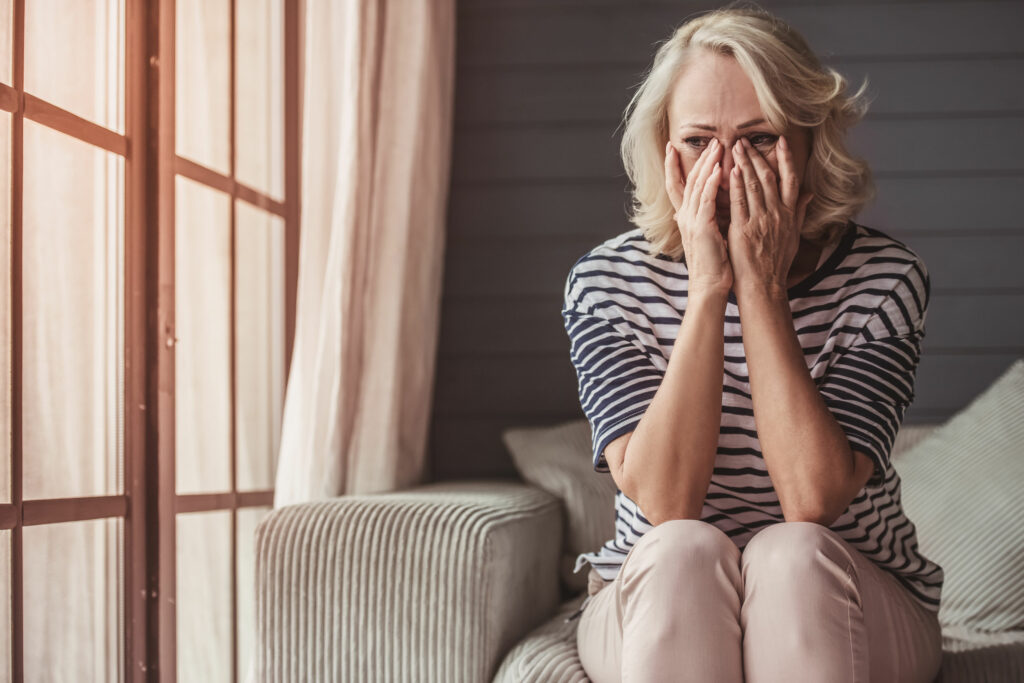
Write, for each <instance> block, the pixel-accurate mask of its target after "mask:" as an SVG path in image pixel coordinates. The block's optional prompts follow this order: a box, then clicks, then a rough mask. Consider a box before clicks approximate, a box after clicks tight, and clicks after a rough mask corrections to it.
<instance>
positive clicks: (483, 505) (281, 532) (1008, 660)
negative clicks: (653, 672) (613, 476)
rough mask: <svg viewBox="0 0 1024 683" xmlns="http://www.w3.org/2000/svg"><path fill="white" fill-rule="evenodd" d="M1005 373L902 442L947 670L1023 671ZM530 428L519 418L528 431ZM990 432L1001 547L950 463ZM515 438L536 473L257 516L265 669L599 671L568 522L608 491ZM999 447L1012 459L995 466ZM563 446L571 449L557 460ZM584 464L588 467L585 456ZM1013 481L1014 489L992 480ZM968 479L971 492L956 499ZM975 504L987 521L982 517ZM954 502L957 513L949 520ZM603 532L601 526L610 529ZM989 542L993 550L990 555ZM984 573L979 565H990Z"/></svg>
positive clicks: (458, 674)
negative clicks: (981, 535) (932, 566)
mask: <svg viewBox="0 0 1024 683" xmlns="http://www.w3.org/2000/svg"><path fill="white" fill-rule="evenodd" d="M1014 373H1015V374H1014ZM1007 378H1009V379H1007ZM1000 381H1001V382H1003V386H1002V387H1001V389H1000V391H1001V393H1000V391H997V392H996V393H995V394H992V391H991V390H990V391H989V394H991V395H989V396H986V397H982V398H979V399H978V400H977V401H976V402H975V404H977V405H972V409H971V410H968V411H965V413H967V417H965V418H962V419H961V420H960V422H957V419H956V418H954V420H951V421H950V422H948V423H946V424H945V425H944V426H943V427H942V428H941V429H940V430H936V425H921V426H909V425H908V426H904V428H903V429H902V430H901V432H900V434H899V436H898V438H897V441H896V444H895V446H894V450H893V458H894V463H895V466H896V468H897V471H899V472H900V473H901V477H902V479H903V490H904V506H905V508H906V509H907V511H908V514H909V516H910V518H911V519H912V520H913V521H914V522H915V523H916V524H917V526H918V529H919V531H920V535H921V538H922V545H921V548H922V551H924V552H925V553H926V554H928V553H929V552H932V553H933V555H934V554H936V553H937V554H938V556H937V557H935V558H933V559H938V560H940V563H942V564H943V566H944V568H945V569H946V587H945V588H944V593H943V600H944V604H943V610H944V612H940V617H941V618H942V620H943V634H944V639H943V647H944V659H943V667H942V673H941V675H940V678H939V679H937V680H938V681H941V682H942V683H952V682H956V683H960V682H968V681H971V682H981V681H1024V628H1022V627H1024V624H1022V623H1021V622H1020V620H1019V614H1018V610H1019V604H1018V602H1019V600H1020V599H1021V598H1024V582H1020V575H1024V574H1019V575H1017V576H1008V570H1007V569H1006V568H1007V567H1009V571H1016V572H1018V573H1020V572H1024V566H1021V567H1017V566H1016V562H1017V561H1018V559H1019V558H1021V557H1024V544H1021V543H1020V541H1019V539H1020V537H1019V536H1015V537H1013V538H1009V539H1007V538H1006V536H1007V534H1006V533H1005V529H1013V528H1016V527H1018V526H1020V524H1021V522H1020V521H1019V520H1020V519H1022V518H1024V516H1021V515H1019V514H1018V513H1019V512H1020V511H1021V509H1022V508H1020V507H1019V506H1020V505H1022V504H1024V503H1019V502H1017V499H1018V498H1021V496H1020V493H1019V492H1020V487H1021V484H1022V483H1024V478H1020V475H1021V472H1024V470H1022V469H1019V468H1018V469H1013V470H1012V471H1008V470H1007V465H1006V463H1007V462H1009V463H1011V464H1013V463H1017V462H1018V461H1019V460H1020V458H1021V457H1022V456H1024V446H1022V445H1024V438H1022V440H1020V441H1016V442H1013V443H1012V444H1011V445H1010V448H1009V451H1008V452H1004V453H1003V454H1002V455H999V456H996V455H991V453H993V452H994V449H996V447H997V446H999V444H1004V446H1005V443H1006V442H1007V440H1008V439H1009V438H1011V437H1012V438H1017V437H1024V427H1021V426H1020V422H1022V421H1019V420H1017V417H1018V415H1017V413H1014V414H1012V415H1008V414H1004V415H1002V416H1001V417H1000V418H999V419H1001V420H1004V421H1008V422H1009V423H1012V424H1008V425H1007V426H1006V429H1005V430H1003V431H1000V429H1002V427H999V428H995V429H994V428H993V426H992V424H991V423H990V422H991V418H990V416H991V415H992V414H994V413H995V412H997V410H1003V411H1005V410H1007V408H1005V407H1000V408H998V409H995V408H993V407H992V406H993V405H999V406H1005V405H1006V404H1007V403H1008V401H1007V398H1006V396H1007V393H1006V392H1007V391H1010V392H1011V393H1013V392H1018V391H1020V390H1021V389H1022V388H1024V361H1018V362H1017V363H1016V364H1015V365H1014V366H1013V368H1011V371H1008V372H1007V374H1006V375H1005V376H1004V377H1003V378H1002V379H1001V380H1000ZM1014 395H1016V394H1014ZM1021 396H1024V394H1021V395H1020V396H1017V397H1018V398H1020V397H1021ZM983 399H984V400H983ZM986 401H987V402H986ZM979 402H981V403H980V404H979ZM1019 403H1020V402H1018V405H1019ZM1013 410H1015V411H1019V410H1020V408H1017V407H1015V408H1013ZM979 415H981V416H982V417H981V418H979V417H978V416H979ZM964 420H966V422H965V421H964ZM972 420H973V421H972ZM545 429H546V430H547V436H551V435H552V434H553V435H555V436H557V439H555V441H554V442H552V441H551V440H550V439H549V440H548V442H547V443H548V444H549V445H550V444H551V443H555V442H557V443H560V444H561V443H567V442H572V441H573V439H576V440H577V441H578V442H579V445H578V446H577V447H576V448H577V450H583V449H585V448H586V447H587V446H588V442H587V439H588V438H589V431H588V430H587V429H586V423H585V422H580V423H571V424H566V425H562V426H559V427H554V428H538V429H537V430H535V431H536V432H537V433H538V434H539V435H540V437H543V438H547V437H545V436H544V434H545V432H544V430H545ZM558 430H561V431H558ZM1007 430H1009V431H1007ZM529 433H530V430H529V429H527V428H524V429H523V430H520V434H519V435H520V436H523V435H524V434H527V435H528V434H529ZM993 434H994V436H993ZM567 435H568V436H567ZM986 438H994V439H996V441H995V442H994V443H995V444H996V446H993V445H992V444H986V443H981V448H983V449H984V451H985V453H986V454H989V455H985V456H984V458H988V460H992V461H993V462H992V465H991V467H992V468H994V469H993V470H991V471H989V470H986V469H985V468H984V467H976V466H974V465H973V464H972V466H971V470H970V471H971V472H977V473H978V476H979V477H982V478H983V480H982V481H981V482H980V483H979V484H978V485H983V486H985V487H986V488H985V489H984V490H985V491H986V492H987V495H990V496H991V497H992V499H993V500H994V501H995V503H994V504H995V505H998V506H999V510H998V511H999V513H1000V514H1001V515H1011V517H1010V518H1009V519H1008V520H1006V521H1005V522H999V523H1000V524H1004V523H1005V524H1008V525H1011V526H1006V527H1005V528H1004V530H1003V531H1001V532H1000V535H1001V537H1002V538H1003V541H1002V542H1005V543H1006V544H1007V546H1006V547H1005V548H994V549H993V548H991V547H990V546H991V543H990V542H989V541H985V543H986V544H987V545H985V546H978V547H973V546H972V545H971V544H972V543H974V542H975V537H977V534H973V533H972V532H971V530H970V528H969V525H970V524H972V523H974V522H973V521H972V520H978V521H981V522H983V523H984V524H986V525H987V526H986V528H991V524H992V522H991V521H987V520H991V519H992V517H991V515H990V514H988V513H986V512H985V510H984V509H983V508H984V507H985V504H984V502H982V501H977V491H972V490H971V489H970V487H971V486H972V484H971V482H970V481H969V480H970V477H971V476H973V475H970V474H963V471H960V470H956V469H955V467H956V466H958V463H959V462H960V461H961V460H963V459H964V458H965V457H966V456H965V452H966V451H968V450H969V445H970V444H978V443H979V442H984V441H985V439H986ZM567 439H568V441H567ZM506 443H513V444H514V446H515V448H514V449H513V450H519V451H520V452H519V453H518V455H516V453H514V456H515V457H516V463H517V466H520V471H521V472H524V470H525V471H526V478H527V479H529V478H530V477H531V474H532V475H536V477H535V479H536V482H535V484H527V483H518V482H505V481H489V482H488V481H475V482H474V481H466V482H450V483H438V484H431V485H426V486H421V487H417V488H414V489H411V490H407V491H402V492H397V493H388V494H378V495H366V496H351V497H345V498H338V499H335V500H330V501H326V502H317V503H309V504H303V505H295V506H290V507H285V508H281V509H278V510H275V511H273V512H272V513H271V514H270V515H269V516H268V517H266V518H265V519H264V521H263V522H262V523H261V524H260V525H259V527H258V529H257V563H256V564H257V644H256V649H257V652H258V661H257V671H258V675H257V679H258V680H259V681H266V682H268V683H269V682H277V681H281V682H284V681H287V682H289V683H291V682H297V681H302V682H313V681H345V682H359V683H363V682H370V681H387V682H389V683H390V682H399V681H436V682H437V683H458V682H462V681H465V682H473V683H484V682H487V681H500V682H501V683H508V682H512V681H516V682H520V681H530V682H536V683H541V682H543V683H549V682H553V681H560V682H566V683H568V682H570V681H586V680H588V679H587V678H586V675H585V674H584V672H583V670H582V668H581V666H580V663H579V659H578V657H577V653H576V645H575V629H576V625H577V624H578V623H579V622H578V620H573V621H568V622H567V621H566V619H565V618H566V616H567V615H569V614H571V613H573V612H574V611H575V610H576V609H577V608H578V607H579V605H580V603H581V602H582V600H583V597H584V595H583V593H582V592H581V591H580V590H579V589H580V586H579V584H578V583H574V581H575V579H574V578H573V577H571V576H570V575H569V574H568V573H567V572H566V571H565V569H566V561H567V559H571V557H572V554H573V552H575V549H573V548H571V547H570V546H567V542H568V541H569V540H570V537H571V536H573V535H574V534H579V533H580V530H579V529H578V528H575V527H574V524H575V522H573V521H572V520H571V519H569V518H571V517H572V516H573V515H576V514H578V512H579V506H580V505H581V504H583V505H585V504H593V503H592V502H587V499H589V498H593V495H592V494H594V495H598V501H599V502H600V501H601V498H600V496H603V495H607V490H606V491H605V492H604V493H601V491H600V487H598V488H597V489H593V488H591V489H588V491H587V492H584V493H583V494H580V492H579V491H578V490H575V491H574V492H572V493H567V492H566V488H565V486H566V481H568V484H567V485H568V487H569V488H570V489H575V487H576V483H575V482H576V480H577V476H576V475H575V474H573V473H572V470H571V469H570V470H568V472H569V474H568V475H565V476H566V477H567V479H566V481H563V482H561V484H559V483H558V482H555V481H554V480H555V479H557V478H558V477H559V476H560V475H558V474H552V472H553V470H551V469H550V467H548V468H547V469H544V468H541V469H535V470H531V469H530V467H529V466H526V465H524V462H525V461H528V460H529V459H530V458H531V457H533V456H532V455H529V456H526V457H525V460H524V455H523V452H522V449H523V448H524V444H529V443H531V442H530V440H529V439H526V440H525V441H524V440H522V439H520V440H519V441H518V442H515V441H514V440H512V441H509V440H506ZM540 450H543V449H541V448H539V447H538V448H535V449H531V450H530V453H531V454H533V453H537V452H539V451H540ZM549 450H550V449H549ZM1004 451H1005V448H1004ZM905 453H907V455H904V454H905ZM947 453H948V455H946V454H947ZM573 457H575V456H573ZM580 457H581V458H582V457H584V456H583V455H582V454H581V455H580ZM997 457H1001V458H1008V460H1004V461H1002V462H995V459H996V458H997ZM984 458H979V457H973V456H972V460H973V461H975V462H976V461H978V460H982V461H983V462H986V460H984ZM1014 458H1016V459H1014ZM566 459H569V458H568V457H563V456H559V457H558V462H562V461H564V460H566ZM947 462H948V463H950V465H949V466H950V467H951V468H953V469H952V470H950V471H959V472H960V473H959V474H956V475H955V476H953V477H951V476H948V475H947V474H944V469H943V468H944V467H945V464H944V463H947ZM549 464H550V463H549ZM573 466H574V467H577V468H580V467H582V468H583V469H582V470H579V469H578V470H577V471H586V467H588V466H589V462H584V463H583V464H580V463H578V462H577V463H575V464H574V465H573ZM1013 467H1017V465H1016V464H1013ZM904 470H906V473H905V474H904ZM992 471H1000V472H1003V473H1004V476H1005V477H1006V478H1008V479H1009V481H1008V482H1007V481H1001V482H1000V481H995V479H998V477H993V475H992ZM590 474H591V475H593V476H594V477H597V475H596V473H593V472H592V471H591V472H590ZM931 477H934V480H931V479H930V478H931ZM583 481H586V482H590V481H592V479H588V478H585V477H584V478H583ZM593 481H596V479H595V480H593ZM537 482H539V483H540V485H536V483H537ZM606 483H607V482H606ZM946 486H948V487H952V488H949V489H946V488H943V487H946ZM1000 486H1003V487H1005V488H1006V489H1007V492H1008V494H1009V493H1012V497H1011V496H1010V495H1007V497H1005V498H1001V497H1000V494H998V493H992V492H993V491H995V490H996V489H998V488H999V487H1000ZM1010 489H1012V491H1010ZM611 490H614V489H611ZM595 492H596V494H595ZM959 492H963V497H964V498H967V497H968V496H970V497H971V498H972V500H965V501H963V507H960V508H958V507H957V505H958V503H957V500H958V495H959ZM932 494H934V495H932ZM572 496H576V498H575V499H573V498H572ZM581 496H582V497H581ZM581 501H584V502H583V503H581ZM608 505H611V501H610V500H609V501H608ZM1015 506H1017V507H1015ZM979 508H981V509H979ZM974 511H978V516H977V517H973V516H972V515H973V514H974ZM948 515H954V516H955V519H956V520H957V521H956V522H955V523H951V522H950V521H949V519H950V518H949V517H948ZM1000 519H1002V516H1001V517H1000ZM610 523H611V520H609V524H610ZM959 524H963V525H967V526H964V527H962V528H961V527H958V526H957V525H959ZM934 525H940V526H934ZM933 528H934V529H952V532H951V533H950V534H949V535H948V541H947V540H945V539H943V540H936V541H934V543H933V545H932V547H931V548H929V547H928V546H927V545H926V544H925V543H924V539H926V538H929V536H930V537H932V538H936V537H938V536H940V535H943V534H942V533H940V532H939V531H931V529H933ZM926 531H927V532H928V534H927V535H926V534H925V532H926ZM590 533H592V534H598V537H599V535H600V533H602V532H601V530H600V529H598V530H596V531H592V532H590ZM608 537H610V536H608ZM567 549H568V550H569V552H567ZM990 551H992V552H994V553H995V554H993V555H991V556H990V557H988V559H986V557H987V556H986V555H985V553H987V552H990ZM945 558H948V561H947V560H946V559H945ZM962 558H967V559H966V560H965V559H962ZM978 558H981V560H983V561H984V562H985V563H986V566H987V565H991V567H992V569H993V571H996V572H997V573H998V576H995V577H994V578H992V580H991V581H989V580H987V579H985V577H973V576H972V577H963V576H961V574H960V573H958V568H959V567H960V566H967V565H966V564H964V563H965V562H972V561H976V560H978ZM1004 562H1008V563H1009V564H1006V565H1005V566H1004V565H1003V564H1002V563H1004ZM996 565H999V566H998V567H997V566H996ZM971 571H973V572H975V573H977V574H984V573H985V571H987V569H986V568H985V566H982V568H980V569H972V570H971ZM585 573H586V572H585V571H581V572H580V574H581V575H582V574H585ZM965 578H966V579H969V580H965ZM1003 581H1010V583H1009V584H1001V583H1000V582H1003ZM991 590H996V591H1004V592H1005V595H1006V596H1007V599H1006V600H1001V599H1000V596H999V595H995V596H994V598H993V596H991V595H989V594H988V593H986V591H988V592H990V591H991ZM947 594H948V595H949V603H948V609H947V604H946V603H945V601H946V598H947ZM993 599H994V601H993ZM1007 603H1012V604H1007Z"/></svg>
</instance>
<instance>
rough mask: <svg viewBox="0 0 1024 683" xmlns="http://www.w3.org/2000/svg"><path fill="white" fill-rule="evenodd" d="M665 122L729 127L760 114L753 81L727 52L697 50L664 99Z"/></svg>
mask: <svg viewBox="0 0 1024 683" xmlns="http://www.w3.org/2000/svg"><path fill="white" fill-rule="evenodd" d="M668 115H669V123H670V125H672V127H673V128H677V127H679V126H680V125H681V124H690V123H701V124H710V125H712V126H716V127H719V126H725V127H733V126H737V125H739V124H740V123H743V122H746V121H750V120H751V119H758V118H764V112H763V111H762V110H761V104H760V102H758V99H757V92H756V91H755V90H754V84H753V82H752V81H751V80H750V78H749V77H748V76H747V74H746V73H745V72H744V71H743V69H742V68H741V67H740V65H739V63H738V62H737V61H736V60H735V59H734V58H733V57H731V56H729V55H722V54H718V53H714V52H710V51H707V50H702V51H700V52H699V53H698V54H697V55H696V56H695V57H694V59H693V60H692V61H691V62H690V63H689V65H687V66H686V67H685V68H684V70H683V72H682V73H681V74H680V75H679V77H678V78H677V79H676V82H675V84H674V85H673V87H672V92H671V94H670V97H669V103H668Z"/></svg>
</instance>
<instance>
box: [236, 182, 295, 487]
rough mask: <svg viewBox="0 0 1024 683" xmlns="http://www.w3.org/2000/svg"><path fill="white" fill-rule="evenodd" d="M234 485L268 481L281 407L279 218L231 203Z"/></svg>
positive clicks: (281, 245) (271, 478) (281, 258)
mask: <svg viewBox="0 0 1024 683" xmlns="http://www.w3.org/2000/svg"><path fill="white" fill-rule="evenodd" d="M235 206H236V207H237V209H236V217H237V224H238V228H237V232H236V239H235V244H236V246H235V248H236V251H235V264H236V265H235V268H236V273H235V275H236V277H237V287H236V290H235V291H236V301H237V304H236V308H235V313H236V316H237V324H238V329H237V330H236V332H235V344H236V349H237V353H238V356H237V358H238V360H237V362H238V369H237V372H236V374H235V379H236V382H237V391H236V396H237V399H236V400H237V402H238V403H237V406H238V407H237V414H236V419H237V420H238V429H237V433H236V436H237V439H238V441H237V445H238V450H237V452H236V461H237V465H238V472H237V477H238V480H237V482H238V489H239V490H240V491H241V490H254V489H255V490H259V489H270V488H273V486H274V469H275V467H276V464H277V451H278V447H279V446H280V443H281V416H282V414H283V411H284V361H285V358H284V220H282V219H281V218H280V217H279V216H274V215H273V214H269V213H267V212H266V211H263V210H262V209H258V208H256V207H254V206H252V205H251V204H247V203H246V202H242V201H238V202H236V203H235Z"/></svg>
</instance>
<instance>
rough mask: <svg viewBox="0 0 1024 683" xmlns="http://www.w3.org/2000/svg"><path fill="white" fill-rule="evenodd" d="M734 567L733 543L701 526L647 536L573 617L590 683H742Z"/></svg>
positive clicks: (738, 582)
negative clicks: (575, 619)
mask: <svg viewBox="0 0 1024 683" xmlns="http://www.w3.org/2000/svg"><path fill="white" fill-rule="evenodd" d="M739 564H740V551H739V548H737V547H736V544H735V543H733V542H732V540H731V539H730V538H729V537H728V536H727V535H726V534H725V533H724V532H722V531H721V530H720V529H718V528H716V527H715V526H713V525H711V524H707V523H706V522H701V521H699V520H693V519H682V520H673V521H669V522H664V523H662V524H659V525H657V526H656V527H654V528H653V529H651V530H650V531H648V532H646V533H645V534H644V535H643V536H642V537H641V538H640V540H639V541H637V543H636V545H634V546H633V548H632V549H631V550H630V552H629V554H628V555H627V556H626V559H625V561H624V562H623V565H622V567H621V568H620V569H619V574H618V576H616V578H615V580H614V581H613V582H611V583H610V584H608V585H607V586H606V587H605V588H603V589H601V591H600V592H598V593H597V594H596V595H595V596H594V597H593V598H592V599H591V600H590V602H589V603H588V604H587V607H586V609H585V610H584V611H583V614H582V615H581V616H580V624H579V629H578V631H577V634H576V636H577V644H578V646H579V652H580V659H581V661H582V663H583V668H584V670H585V671H586V672H587V675H588V676H589V677H590V679H591V680H593V681H594V683H616V682H618V681H622V683H641V682H643V683H657V682H660V681H673V682H676V681H680V682H682V681H700V682H701V683H718V682H722V683H741V682H742V681H743V662H742V646H741V640H742V635H741V633H740V626H739V615H740V598H741V596H742V594H743V584H742V578H741V577H740V569H739ZM620 672H621V673H620Z"/></svg>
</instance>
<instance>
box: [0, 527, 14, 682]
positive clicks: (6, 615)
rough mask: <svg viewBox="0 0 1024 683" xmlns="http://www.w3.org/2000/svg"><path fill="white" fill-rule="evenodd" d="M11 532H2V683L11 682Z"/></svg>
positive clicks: (0, 662) (0, 645)
mask: <svg viewBox="0 0 1024 683" xmlns="http://www.w3.org/2000/svg"><path fill="white" fill-rule="evenodd" d="M11 633H12V629H11V532H10V531H9V530H7V529H4V530H2V531H0V683H10V680H11Z"/></svg>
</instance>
